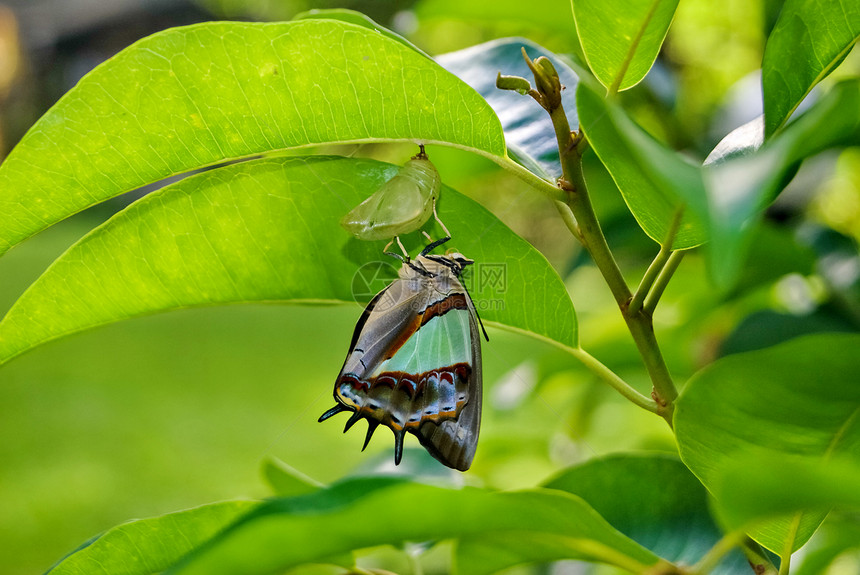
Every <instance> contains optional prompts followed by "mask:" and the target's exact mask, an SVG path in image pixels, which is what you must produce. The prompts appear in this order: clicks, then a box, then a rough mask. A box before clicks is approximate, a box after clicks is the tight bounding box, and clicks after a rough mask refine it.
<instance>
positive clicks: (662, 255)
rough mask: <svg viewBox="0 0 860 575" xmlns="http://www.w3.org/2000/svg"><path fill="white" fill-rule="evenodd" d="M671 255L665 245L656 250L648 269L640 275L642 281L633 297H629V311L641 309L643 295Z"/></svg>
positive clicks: (646, 292) (634, 311) (649, 288)
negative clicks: (655, 255)
mask: <svg viewBox="0 0 860 575" xmlns="http://www.w3.org/2000/svg"><path fill="white" fill-rule="evenodd" d="M671 255H672V252H671V251H670V250H667V249H666V246H663V247H661V248H660V251H659V252H657V257H655V258H654V261H653V262H651V265H650V266H648V269H647V270H646V271H645V275H644V276H642V281H640V282H639V287H638V288H636V293H634V294H633V297H632V298H631V299H630V306H628V308H627V309H628V311H629V312H630V313H636V312H638V311H639V310H640V309H642V304H643V303H644V302H645V296H646V295H647V294H648V293H649V292H650V291H651V286H653V285H654V282H655V281H656V280H657V276H658V275H660V272H662V271H663V268H664V267H665V266H666V262H667V261H669V256H671Z"/></svg>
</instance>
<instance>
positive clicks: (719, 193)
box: [577, 80, 860, 289]
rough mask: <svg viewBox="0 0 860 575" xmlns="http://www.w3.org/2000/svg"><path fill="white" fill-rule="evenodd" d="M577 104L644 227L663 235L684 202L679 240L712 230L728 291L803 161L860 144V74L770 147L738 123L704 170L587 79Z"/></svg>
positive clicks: (756, 130)
mask: <svg viewBox="0 0 860 575" xmlns="http://www.w3.org/2000/svg"><path fill="white" fill-rule="evenodd" d="M577 107H578V109H579V116H580V122H581V125H582V128H583V130H584V131H585V134H586V136H587V137H588V139H589V142H590V143H591V145H592V147H593V148H594V150H595V152H596V153H597V156H598V157H599V158H600V160H601V162H602V163H603V164H604V165H605V166H606V168H607V170H608V171H609V173H610V174H611V175H612V178H613V180H614V181H615V183H616V185H617V186H618V188H619V190H621V193H622V195H623V197H624V200H625V202H626V203H627V205H628V207H629V208H630V211H631V212H632V213H633V215H634V216H635V217H636V220H637V221H638V222H639V225H640V226H641V227H642V229H643V230H644V231H645V233H647V234H648V235H649V236H650V237H651V238H653V239H654V240H656V241H658V242H662V241H663V239H664V238H665V235H666V233H667V230H668V228H669V225H670V224H671V222H672V217H673V216H674V213H675V210H677V209H678V206H680V205H684V206H685V212H684V219H683V220H682V225H681V229H680V231H679V233H678V236H677V237H676V238H675V242H674V244H673V246H674V248H675V249H683V248H688V247H693V246H695V245H697V244H698V243H702V242H703V241H705V239H707V237H708V235H709V236H710V242H709V244H708V250H709V251H708V264H709V269H710V271H711V276H712V278H713V279H714V280H715V281H716V283H717V284H718V285H719V286H720V287H721V288H723V289H728V288H729V287H731V286H732V285H733V284H734V283H735V282H736V281H737V279H738V276H739V272H740V270H741V267H742V265H743V262H744V257H745V256H746V254H747V251H748V250H749V248H750V242H751V238H752V237H754V235H755V232H756V228H757V225H758V223H759V220H760V217H761V214H762V213H763V212H764V210H765V208H766V207H767V206H768V205H770V203H771V202H772V201H773V200H774V199H775V198H776V196H777V195H778V193H779V192H780V191H781V190H782V188H783V187H784V186H785V184H786V182H787V180H788V179H789V177H790V176H791V175H792V174H793V171H794V170H795V169H796V167H797V165H798V164H799V163H800V162H801V161H802V160H803V159H804V158H806V157H808V156H811V155H813V154H815V153H818V152H820V151H821V150H824V149H827V148H829V147H833V146H843V145H855V144H858V143H860V80H848V81H844V82H841V83H839V84H837V85H836V86H834V87H833V89H832V90H831V91H830V92H829V93H828V94H826V95H825V96H824V97H822V98H821V100H819V101H818V102H816V104H815V105H813V106H812V107H811V108H810V109H809V110H808V111H807V112H806V113H805V114H803V115H802V116H800V117H799V118H798V119H797V120H796V121H794V122H792V124H791V125H790V126H788V127H786V129H785V130H783V132H782V133H780V134H779V136H778V137H775V138H772V139H771V140H768V141H767V142H766V143H765V144H764V145H762V144H761V141H762V137H761V136H762V133H761V129H760V128H761V124H760V123H758V124H757V123H756V122H755V121H754V122H751V123H750V124H747V125H745V126H742V127H740V128H738V129H737V130H735V131H733V132H732V133H731V134H729V135H728V136H726V138H724V140H723V141H722V142H720V144H718V145H717V147H716V148H714V150H713V152H711V154H710V155H709V156H708V158H707V160H706V161H705V166H704V168H701V167H698V166H694V165H692V164H690V163H689V162H687V161H686V160H685V159H684V158H682V157H681V156H680V155H678V154H677V153H675V152H673V151H672V150H670V149H668V148H666V147H664V146H663V145H662V144H660V143H659V142H657V141H655V140H654V139H653V138H651V137H650V136H649V135H648V134H647V133H645V131H644V130H642V128H640V127H639V126H638V125H636V124H635V123H634V122H633V120H631V119H630V118H629V117H628V116H627V115H626V114H625V113H624V111H623V110H622V109H621V108H620V107H619V106H617V105H615V104H614V103H613V102H611V101H607V100H605V99H603V98H602V97H601V96H600V95H598V94H597V93H595V91H594V89H593V88H592V87H591V86H590V85H589V84H588V83H587V82H581V83H580V85H579V87H578V89H577Z"/></svg>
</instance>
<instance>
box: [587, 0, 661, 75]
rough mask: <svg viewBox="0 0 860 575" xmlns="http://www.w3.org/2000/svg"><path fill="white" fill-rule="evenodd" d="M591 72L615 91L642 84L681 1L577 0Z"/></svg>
mask: <svg viewBox="0 0 860 575" xmlns="http://www.w3.org/2000/svg"><path fill="white" fill-rule="evenodd" d="M571 3H572V4H573V17H574V20H576V31H577V33H578V34H579V39H580V41H581V42H582V51H583V52H584V53H585V59H586V60H587V61H588V65H589V67H590V68H591V71H592V72H593V73H594V75H595V76H596V77H597V79H598V80H600V82H601V83H602V84H603V85H604V86H606V87H607V88H609V90H610V91H612V92H615V91H619V90H626V89H627V88H630V87H632V86H635V85H636V84H638V83H639V82H640V81H641V80H642V78H644V77H645V74H647V73H648V70H650V69H651V65H652V64H654V60H656V59H657V54H658V53H659V52H660V47H661V46H662V45H663V39H664V38H665V37H666V32H668V31H669V25H670V24H671V23H672V18H673V17H674V16H675V8H676V7H677V6H678V0H573V1H572V2H571Z"/></svg>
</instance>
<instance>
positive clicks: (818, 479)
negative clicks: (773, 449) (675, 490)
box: [714, 408, 860, 529]
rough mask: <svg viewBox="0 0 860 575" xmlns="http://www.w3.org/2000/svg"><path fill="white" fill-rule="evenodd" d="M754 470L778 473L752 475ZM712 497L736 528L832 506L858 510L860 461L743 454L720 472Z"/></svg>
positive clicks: (825, 510) (726, 518) (821, 510)
mask: <svg viewBox="0 0 860 575" xmlns="http://www.w3.org/2000/svg"><path fill="white" fill-rule="evenodd" d="M858 411H860V408H858ZM856 413H858V412H855V414H856ZM855 419H858V418H857V417H856V416H855ZM851 424H852V425H853V424H854V422H853V421H852V422H851ZM856 435H858V434H855V436H856ZM855 439H856V438H855ZM851 440H852V438H851V437H849V438H847V439H846V441H849V442H850V441H851ZM854 455H856V454H854ZM751 467H752V468H765V469H779V471H780V472H779V474H774V473H754V474H752V476H751V474H750V473H749V470H750V468H751ZM786 477H790V478H791V481H786ZM714 492H715V494H716V496H717V498H718V499H719V501H720V504H721V516H722V518H723V519H724V520H726V522H727V523H728V524H729V525H730V526H731V527H734V528H736V529H742V528H744V527H749V526H754V525H756V524H757V523H759V522H761V521H762V520H764V519H770V518H773V517H779V516H784V515H785V514H786V513H797V512H805V511H808V510H810V509H811V510H817V511H819V512H822V513H826V512H827V511H828V510H829V509H831V508H833V507H838V508H841V509H844V510H860V457H858V458H857V459H855V460H850V459H836V460H832V459H828V460H826V461H822V460H821V458H820V457H785V456H784V455H783V456H780V457H770V458H768V457H766V456H765V457H762V455H761V454H760V453H755V454H752V455H746V454H744V455H741V456H739V457H737V458H736V459H734V460H733V461H732V462H731V463H730V464H729V465H728V466H727V467H726V468H724V469H721V470H720V475H719V476H718V480H717V481H716V483H715V485H714Z"/></svg>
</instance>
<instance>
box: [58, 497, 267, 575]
mask: <svg viewBox="0 0 860 575" xmlns="http://www.w3.org/2000/svg"><path fill="white" fill-rule="evenodd" d="M257 505H259V502H255V501H225V502H223V503H213V504H211V505H204V506H202V507H197V508H195V509H189V510H187V511H179V512H176V513H169V514H167V515H162V516H161V517H153V518H150V519H140V520H137V521H130V522H129V523H124V524H122V525H118V526H116V527H114V528H112V529H109V530H108V531H106V532H105V533H104V534H102V535H100V536H98V537H96V538H95V539H93V540H92V541H89V542H87V543H85V544H84V545H82V546H81V547H79V548H78V549H76V550H75V551H73V552H72V553H70V554H69V555H68V556H66V557H65V558H63V559H62V560H61V561H59V562H58V563H57V564H56V565H54V567H52V568H51V570H50V571H49V573H50V574H51V575H150V574H152V573H161V572H162V571H164V570H165V569H167V568H168V567H170V566H171V565H173V564H174V563H176V562H177V561H178V560H179V559H180V558H182V557H183V556H184V555H185V554H187V553H189V552H190V551H192V550H194V549H196V548H197V547H199V546H200V545H202V544H203V543H205V542H206V541H208V540H209V539H211V538H212V537H214V536H215V535H216V534H217V533H218V532H220V531H222V530H223V529H224V528H226V527H227V526H228V525H230V524H231V523H233V522H234V521H235V520H236V519H237V518H238V517H239V516H241V515H242V514H244V513H247V512H248V511H250V510H252V509H253V508H254V507H256V506H257Z"/></svg>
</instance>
